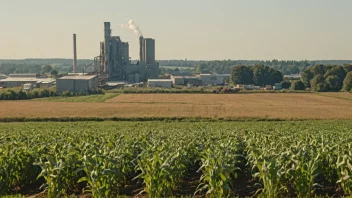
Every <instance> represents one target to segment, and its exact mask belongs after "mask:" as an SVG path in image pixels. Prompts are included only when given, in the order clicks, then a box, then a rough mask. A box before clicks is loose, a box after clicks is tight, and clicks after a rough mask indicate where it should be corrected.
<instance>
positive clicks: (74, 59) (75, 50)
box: [73, 34, 77, 73]
mask: <svg viewBox="0 0 352 198" xmlns="http://www.w3.org/2000/svg"><path fill="white" fill-rule="evenodd" d="M73 73H77V46H76V34H73Z"/></svg>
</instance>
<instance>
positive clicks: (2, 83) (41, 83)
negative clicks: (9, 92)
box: [0, 77, 55, 88]
mask: <svg viewBox="0 0 352 198" xmlns="http://www.w3.org/2000/svg"><path fill="white" fill-rule="evenodd" d="M28 83H30V84H32V85H33V87H34V88H40V87H45V88H49V87H52V86H54V85H55V79H53V78H30V77H21V78H20V77H8V78H5V79H1V80H0V87H2V88H13V87H20V86H23V85H24V84H28Z"/></svg>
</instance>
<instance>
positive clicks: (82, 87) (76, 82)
mask: <svg viewBox="0 0 352 198" xmlns="http://www.w3.org/2000/svg"><path fill="white" fill-rule="evenodd" d="M98 86H99V80H98V76H96V75H89V76H88V75H87V76H64V77H61V78H58V79H56V91H57V92H59V93H62V92H64V91H71V92H72V93H79V92H81V91H83V92H84V93H86V94H88V93H89V92H90V91H92V90H96V89H98Z"/></svg>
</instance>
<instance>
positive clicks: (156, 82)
mask: <svg viewBox="0 0 352 198" xmlns="http://www.w3.org/2000/svg"><path fill="white" fill-rule="evenodd" d="M172 84H173V82H172V80H170V79H148V87H160V88H171V87H172Z"/></svg>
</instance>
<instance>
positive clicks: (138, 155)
mask: <svg viewBox="0 0 352 198" xmlns="http://www.w3.org/2000/svg"><path fill="white" fill-rule="evenodd" d="M351 147H352V122H351V121H295V122H289V121H287V122H162V121H158V122H76V123H21V124H19V123H8V124H5V123H3V124H0V196H6V195H31V194H37V193H44V194H45V197H66V196H73V195H77V196H79V195H85V196H88V197H119V196H128V197H130V196H140V197H153V198H158V197H182V196H183V197H185V196H187V197H188V196H189V197H193V196H196V197H245V196H249V197H273V198H275V197H327V196H329V197H331V196H335V197H345V196H351V195H352V177H351V175H352V148H351Z"/></svg>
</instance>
